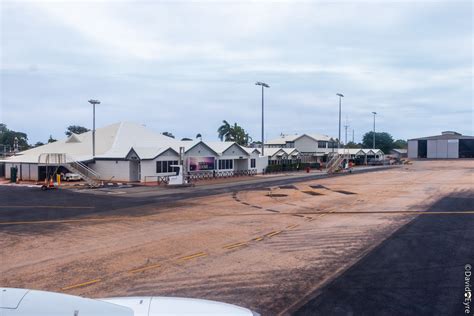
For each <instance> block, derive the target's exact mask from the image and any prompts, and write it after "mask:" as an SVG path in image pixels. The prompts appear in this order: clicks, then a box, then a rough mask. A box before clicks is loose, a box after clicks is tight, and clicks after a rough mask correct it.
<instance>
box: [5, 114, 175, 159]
mask: <svg viewBox="0 0 474 316" xmlns="http://www.w3.org/2000/svg"><path fill="white" fill-rule="evenodd" d="M95 134H96V136H95V141H96V144H95V156H96V158H125V157H126V156H127V154H128V153H129V152H130V149H131V148H134V149H135V151H139V149H138V148H152V149H150V151H158V150H160V148H164V147H166V148H169V147H170V146H172V145H174V144H176V143H179V141H177V140H175V139H173V138H170V137H167V136H164V135H162V134H159V133H155V132H153V131H151V130H149V129H147V128H145V127H144V126H142V125H140V124H136V123H130V122H121V123H115V124H111V125H108V126H105V127H101V128H98V129H96V132H95ZM178 147H179V146H178ZM43 153H58V154H62V153H66V154H68V156H71V157H72V158H74V159H75V160H79V161H87V160H91V159H92V131H89V132H86V133H83V134H80V135H76V134H73V135H72V136H70V137H68V138H67V139H63V140H58V141H56V142H54V143H49V144H46V145H43V146H39V147H36V148H32V149H28V150H25V151H22V152H20V153H18V154H17V155H15V156H12V157H9V158H6V159H5V160H4V161H8V162H24V163H37V162H38V158H39V156H40V155H41V154H43ZM137 154H138V155H140V154H139V153H138V152H137ZM142 154H143V149H142ZM147 155H150V153H149V152H147Z"/></svg>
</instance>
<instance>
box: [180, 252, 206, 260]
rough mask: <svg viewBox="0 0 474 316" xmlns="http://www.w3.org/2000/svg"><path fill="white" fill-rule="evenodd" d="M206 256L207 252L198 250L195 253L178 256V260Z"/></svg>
mask: <svg viewBox="0 0 474 316" xmlns="http://www.w3.org/2000/svg"><path fill="white" fill-rule="evenodd" d="M205 256H207V253H205V252H198V253H195V254H193V255H189V256H185V257H181V258H178V259H177V260H180V261H184V260H191V259H194V258H199V257H205Z"/></svg>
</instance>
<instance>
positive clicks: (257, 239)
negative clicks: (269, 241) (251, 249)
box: [252, 237, 263, 241]
mask: <svg viewBox="0 0 474 316" xmlns="http://www.w3.org/2000/svg"><path fill="white" fill-rule="evenodd" d="M252 240H255V241H260V240H263V237H257V238H254V239H252Z"/></svg>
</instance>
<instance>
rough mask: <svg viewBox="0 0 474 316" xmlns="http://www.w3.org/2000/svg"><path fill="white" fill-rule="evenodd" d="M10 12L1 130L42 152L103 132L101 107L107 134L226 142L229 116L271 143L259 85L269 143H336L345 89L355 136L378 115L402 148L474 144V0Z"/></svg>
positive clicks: (106, 4) (22, 7)
mask: <svg viewBox="0 0 474 316" xmlns="http://www.w3.org/2000/svg"><path fill="white" fill-rule="evenodd" d="M380 2H383V4H381V3H380ZM0 3H1V48H0V49H1V67H0V71H1V91H0V92H1V100H0V101H1V106H0V121H1V122H3V123H5V124H7V126H8V127H9V128H10V129H14V130H19V131H24V132H26V133H28V136H29V140H30V142H31V143H35V142H36V141H46V140H47V138H48V137H49V135H50V134H52V135H53V137H55V138H63V137H64V131H65V129H66V127H67V126H68V125H73V124H75V125H83V126H86V127H89V128H91V126H92V108H91V106H90V104H88V103H87V100H89V99H90V98H96V99H99V100H100V101H101V102H102V104H101V105H99V106H98V107H97V118H96V122H97V123H96V124H97V126H99V127H100V126H104V125H107V124H110V123H114V122H119V121H132V122H137V123H141V124H145V125H146V126H147V127H149V128H151V129H153V130H155V131H157V132H163V131H170V132H172V133H173V134H174V135H176V136H177V137H179V138H181V137H191V138H194V136H195V135H196V133H201V134H203V136H204V139H207V140H216V139H217V133H216V130H217V128H218V126H219V125H220V124H221V121H222V120H223V119H226V120H228V121H229V122H231V123H233V122H237V123H238V124H240V125H242V126H243V127H244V128H245V129H246V130H248V131H249V132H250V134H251V136H253V137H254V139H256V140H259V139H260V128H261V125H260V124H261V123H260V120H261V112H260V111H261V90H260V89H259V87H257V86H255V81H264V82H267V83H268V84H269V85H270V86H271V87H270V89H267V90H266V91H265V101H266V102H265V103H266V108H265V113H266V116H265V121H266V125H265V130H266V138H267V139H269V138H273V137H276V136H278V135H279V134H280V133H285V134H291V133H323V134H329V135H331V136H336V137H337V131H338V97H337V96H336V93H338V92H340V93H343V94H344V95H345V98H344V99H343V102H342V109H343V111H342V117H343V123H345V121H346V118H347V120H348V124H349V125H350V127H349V129H348V130H349V139H351V138H352V129H354V131H355V140H356V141H360V140H361V137H362V135H363V134H364V133H365V132H367V131H369V130H371V129H372V114H371V112H372V111H376V112H377V113H378V115H377V130H379V131H386V132H389V133H391V134H392V135H393V136H394V137H395V138H402V139H407V138H412V137H417V136H428V135H435V134H439V133H440V132H441V131H442V130H456V131H458V132H461V133H463V134H468V135H473V134H474V131H473V117H474V114H473V92H472V91H473V85H472V83H473V78H472V76H473V60H472V59H473V43H472V41H473V5H472V2H471V1H470V0H467V1H451V0H449V1H436V2H435V1H396V2H395V1H375V0H374V1H344V2H342V1H326V2H322V1H311V2H309V1H271V2H270V1H262V0H258V1H231V2H230V1H151V0H150V1H146V0H145V1H144V0H142V1H136V2H132V1H105V0H103V1H21V0H20V1H4V0H0ZM343 125H344V124H343ZM342 135H344V128H343V132H342ZM342 139H343V140H344V136H343V138H342Z"/></svg>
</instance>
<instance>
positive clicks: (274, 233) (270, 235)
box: [265, 230, 283, 237]
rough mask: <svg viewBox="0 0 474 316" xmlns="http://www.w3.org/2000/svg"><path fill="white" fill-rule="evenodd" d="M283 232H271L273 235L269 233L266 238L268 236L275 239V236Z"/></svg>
mask: <svg viewBox="0 0 474 316" xmlns="http://www.w3.org/2000/svg"><path fill="white" fill-rule="evenodd" d="M281 232H283V231H282V230H279V231H275V232H271V233H269V234H266V235H265V236H267V237H273V236H275V235H278V234H280V233H281Z"/></svg>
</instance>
